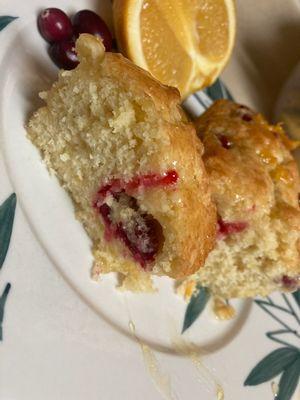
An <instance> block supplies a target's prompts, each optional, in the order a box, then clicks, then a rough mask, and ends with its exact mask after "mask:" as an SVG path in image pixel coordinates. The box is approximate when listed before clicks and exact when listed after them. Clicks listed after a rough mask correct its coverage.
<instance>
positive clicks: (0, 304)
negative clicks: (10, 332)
mask: <svg viewBox="0 0 300 400" xmlns="http://www.w3.org/2000/svg"><path fill="white" fill-rule="evenodd" d="M10 288H11V284H10V283H7V284H6V286H5V288H4V291H3V293H2V295H1V297H0V341H1V340H3V328H2V322H3V318H4V309H5V304H6V300H7V296H8V293H9V291H10Z"/></svg>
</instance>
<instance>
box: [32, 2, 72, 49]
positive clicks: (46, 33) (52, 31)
mask: <svg viewBox="0 0 300 400" xmlns="http://www.w3.org/2000/svg"><path fill="white" fill-rule="evenodd" d="M38 28H39V31H40V33H41V35H42V36H43V38H44V39H45V40H47V42H50V43H53V42H59V41H61V40H68V39H70V38H71V37H72V35H73V27H72V23H71V20H70V19H69V17H68V16H67V14H65V13H64V12H63V11H62V10H60V9H59V8H46V9H45V10H44V11H42V12H41V13H40V15H39V17H38Z"/></svg>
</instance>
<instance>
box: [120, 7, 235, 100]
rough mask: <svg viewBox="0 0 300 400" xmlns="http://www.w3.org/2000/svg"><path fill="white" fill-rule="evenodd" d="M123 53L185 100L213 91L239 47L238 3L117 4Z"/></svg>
mask: <svg viewBox="0 0 300 400" xmlns="http://www.w3.org/2000/svg"><path fill="white" fill-rule="evenodd" d="M113 10H114V22H115V30H116V36H117V41H118V44H119V47H120V50H121V51H122V52H123V54H124V55H125V56H127V57H128V58H130V59H131V60H132V61H133V62H134V63H135V64H137V65H139V66H140V67H142V68H144V69H146V70H148V71H149V72H150V73H151V74H152V75H153V76H154V77H155V78H157V79H158V80H160V81H161V82H163V83H165V84H167V85H170V86H175V87H177V88H178V89H179V91H180V92H181V95H182V97H183V98H185V97H186V96H187V95H188V94H190V93H192V92H194V91H196V90H198V89H201V88H203V87H205V86H208V85H210V84H211V83H213V81H214V80H215V79H216V78H217V77H218V75H219V74H220V72H221V71H222V69H223V68H224V66H225V65H226V63H227V61H228V59H229V57H230V54H231V52H232V49H233V45H234V38H235V30H236V21H235V5H234V0H114V3H113Z"/></svg>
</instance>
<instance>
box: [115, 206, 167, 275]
mask: <svg viewBox="0 0 300 400" xmlns="http://www.w3.org/2000/svg"><path fill="white" fill-rule="evenodd" d="M142 218H143V224H142V225H140V224H139V223H138V221H137V220H134V228H133V230H132V231H130V232H129V231H127V230H126V229H125V228H124V226H123V225H122V223H119V224H118V226H117V231H116V234H117V236H118V237H119V239H120V240H122V242H123V243H124V244H125V246H126V247H127V248H128V249H129V251H130V252H131V254H132V256H133V258H134V259H135V260H136V261H137V262H138V263H139V264H140V265H141V266H142V267H143V268H145V267H146V265H147V264H149V263H151V262H153V261H154V259H155V256H156V254H157V253H158V252H159V250H160V248H161V244H162V241H163V233H162V227H161V225H160V223H159V222H158V221H156V220H155V219H154V218H153V217H152V215H149V214H143V215H142Z"/></svg>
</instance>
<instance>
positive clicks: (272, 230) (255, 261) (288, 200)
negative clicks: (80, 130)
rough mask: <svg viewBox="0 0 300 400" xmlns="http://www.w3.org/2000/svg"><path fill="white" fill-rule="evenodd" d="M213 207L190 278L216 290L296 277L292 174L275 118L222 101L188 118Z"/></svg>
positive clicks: (285, 285)
mask: <svg viewBox="0 0 300 400" xmlns="http://www.w3.org/2000/svg"><path fill="white" fill-rule="evenodd" d="M195 124H196V128H197V132H198V135H199V137H200V138H201V139H202V141H203V144H204V149H205V152H204V158H203V159H204V164H205V166H206V169H207V172H208V174H209V177H210V182H211V188H212V195H213V200H214V201H215V203H216V206H217V212H218V234H217V245H216V247H215V249H214V250H213V251H212V252H211V253H210V255H209V257H208V259H207V261H206V263H205V267H204V268H202V269H201V271H199V275H198V278H199V279H200V281H201V283H202V284H203V285H204V286H209V287H210V289H211V291H212V292H213V293H214V294H215V295H218V296H221V297H223V298H233V297H252V296H256V295H262V296H265V295H268V294H269V293H270V292H272V291H275V290H287V291H292V290H295V289H296V288H298V287H299V285H300V280H299V279H300V209H299V203H298V196H299V192H300V181H299V173H298V169H297V165H296V163H295V161H294V159H293V157H292V155H291V152H290V151H291V150H292V149H293V148H294V147H295V143H293V142H291V141H290V140H289V139H288V138H287V136H286V135H285V133H284V131H283V129H282V127H281V126H280V125H276V126H272V125H269V124H268V122H267V121H266V120H265V119H264V117H263V116H262V115H260V114H255V113H254V112H252V111H251V110H250V109H248V108H247V107H244V106H241V105H238V104H235V103H233V102H230V101H226V100H220V101H217V102H216V103H215V104H214V105H213V106H212V107H211V108H210V109H209V110H207V111H206V112H205V113H204V114H203V115H202V116H201V117H200V118H198V119H197V120H196V122H195Z"/></svg>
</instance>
